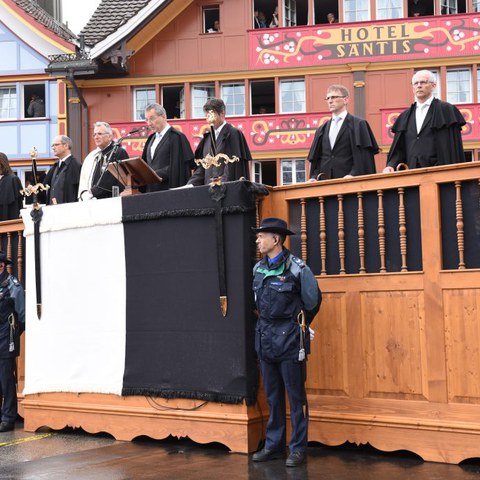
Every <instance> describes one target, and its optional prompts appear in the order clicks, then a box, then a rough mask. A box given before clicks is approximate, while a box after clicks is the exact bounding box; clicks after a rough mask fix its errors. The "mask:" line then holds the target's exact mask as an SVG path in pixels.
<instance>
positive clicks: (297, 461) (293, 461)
mask: <svg viewBox="0 0 480 480" xmlns="http://www.w3.org/2000/svg"><path fill="white" fill-rule="evenodd" d="M306 459H307V454H306V453H305V452H292V453H291V454H290V455H289V456H288V458H287V461H286V462H285V465H286V466H287V467H298V466H299V465H301V464H302V463H303V462H304V461H305V460H306Z"/></svg>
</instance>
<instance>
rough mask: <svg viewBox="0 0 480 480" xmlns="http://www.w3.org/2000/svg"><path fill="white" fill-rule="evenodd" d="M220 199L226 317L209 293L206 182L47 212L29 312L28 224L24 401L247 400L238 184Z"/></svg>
mask: <svg viewBox="0 0 480 480" xmlns="http://www.w3.org/2000/svg"><path fill="white" fill-rule="evenodd" d="M227 185H228V188H227V195H226V197H225V199H224V200H223V205H222V207H223V210H222V211H223V212H224V213H223V222H224V247H225V253H226V267H227V268H226V270H227V288H228V314H227V316H226V317H223V316H222V315H221V311H220V303H219V294H218V271H217V244H216V228H217V225H216V223H215V217H214V207H215V202H214V201H213V200H212V198H211V196H210V194H209V190H208V187H196V188H194V189H193V188H192V189H183V190H175V191H170V192H160V193H154V194H147V195H141V196H138V197H126V198H112V199H104V200H98V201H95V200H93V201H89V202H84V203H75V204H65V205H56V206H50V207H45V208H44V209H43V210H44V215H43V218H42V223H41V263H42V292H43V294H42V296H43V299H42V304H43V314H42V318H41V319H40V320H38V319H37V315H36V298H35V275H34V270H33V269H34V265H35V262H34V257H33V252H34V249H33V224H32V221H31V219H30V216H29V212H28V211H25V212H24V213H23V217H24V222H25V225H26V226H25V236H26V267H27V274H26V278H27V285H26V289H27V327H26V328H27V333H26V352H25V355H26V366H25V368H26V372H25V389H24V393H25V394H32V393H40V392H90V393H111V394H117V395H151V396H160V397H167V398H173V397H179V398H197V399H204V400H210V401H219V402H226V403H238V402H241V401H243V400H245V401H246V402H247V403H253V402H254V401H255V399H256V390H257V369H256V362H255V356H254V349H253V323H254V320H253V318H252V297H251V283H250V282H251V266H252V256H253V254H254V249H253V234H252V232H251V228H250V227H251V226H253V224H254V220H255V199H254V196H253V194H251V193H250V192H249V191H248V182H232V183H231V184H227Z"/></svg>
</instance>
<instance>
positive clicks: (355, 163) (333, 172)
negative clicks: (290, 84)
mask: <svg viewBox="0 0 480 480" xmlns="http://www.w3.org/2000/svg"><path fill="white" fill-rule="evenodd" d="M349 99H350V94H349V92H348V89H347V88H346V87H345V86H343V85H331V86H330V87H328V89H327V96H326V98H325V100H326V101H327V105H328V108H329V110H330V112H331V113H332V118H331V119H330V120H329V121H328V122H326V123H324V124H323V125H322V126H321V127H319V128H318V129H317V131H316V132H315V138H314V139H313V142H312V146H311V147H310V152H309V153H308V157H307V159H308V161H309V162H311V164H312V165H311V168H310V180H309V181H310V182H314V181H316V180H328V179H331V178H350V177H354V176H357V175H367V174H370V173H375V159H374V155H375V154H377V153H378V151H379V148H378V145H377V141H376V140H375V137H374V136H373V133H372V130H371V129H370V125H369V124H368V122H367V121H366V120H364V119H363V118H359V117H356V116H354V115H351V114H350V113H348V111H347V105H348V101H349Z"/></svg>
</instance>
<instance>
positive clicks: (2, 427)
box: [0, 422, 15, 432]
mask: <svg viewBox="0 0 480 480" xmlns="http://www.w3.org/2000/svg"><path fill="white" fill-rule="evenodd" d="M14 427H15V424H14V423H8V422H2V423H0V432H9V431H10V430H13V429H14Z"/></svg>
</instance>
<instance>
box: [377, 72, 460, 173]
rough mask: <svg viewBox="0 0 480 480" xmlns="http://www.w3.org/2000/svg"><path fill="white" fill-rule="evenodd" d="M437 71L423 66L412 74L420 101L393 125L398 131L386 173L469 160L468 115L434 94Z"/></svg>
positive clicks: (414, 90)
mask: <svg viewBox="0 0 480 480" xmlns="http://www.w3.org/2000/svg"><path fill="white" fill-rule="evenodd" d="M436 86H437V82H436V79H435V75H434V74H433V73H432V72H430V71H429V70H420V71H418V72H417V73H415V75H413V78H412V88H413V94H414V96H415V99H416V102H415V103H413V104H412V105H411V106H410V108H408V109H407V110H405V111H404V112H402V113H401V114H400V115H399V117H398V118H397V120H396V122H395V124H394V125H393V127H392V132H393V133H394V134H395V137H394V139H393V143H392V146H391V147H390V152H389V154H388V158H387V166H386V167H385V168H384V169H383V172H384V173H389V172H393V171H395V170H396V169H398V167H399V166H400V167H405V166H406V167H408V168H422V167H433V166H436V165H448V164H450V163H460V162H464V161H465V155H464V153H463V144H462V135H461V130H462V127H463V125H465V123H466V122H465V119H464V118H463V115H462V114H461V113H460V111H459V110H458V108H457V107H455V106H454V105H452V104H450V103H448V102H442V101H441V100H438V99H437V98H435V97H434V96H433V92H434V90H435V88H436Z"/></svg>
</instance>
